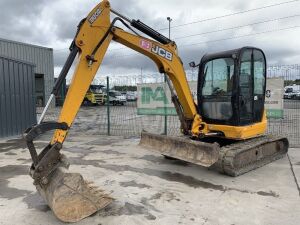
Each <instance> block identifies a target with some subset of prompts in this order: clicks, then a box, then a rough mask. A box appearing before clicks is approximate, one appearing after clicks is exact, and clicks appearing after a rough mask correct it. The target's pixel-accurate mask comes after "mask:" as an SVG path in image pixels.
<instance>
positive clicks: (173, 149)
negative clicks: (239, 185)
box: [139, 131, 220, 167]
mask: <svg viewBox="0 0 300 225" xmlns="http://www.w3.org/2000/svg"><path fill="white" fill-rule="evenodd" d="M139 145H140V146H142V147H144V148H146V149H149V150H152V151H156V152H160V153H161V154H163V155H165V156H168V157H172V158H176V159H181V160H183V161H186V162H191V163H194V164H198V165H201V166H205V167H209V166H211V165H213V164H214V163H215V162H217V160H218V158H219V150H220V146H219V144H217V143H212V144H211V143H205V142H200V141H194V140H191V139H190V138H188V137H170V136H166V135H158V134H152V133H148V132H144V131H143V132H142V134H141V141H140V143H139Z"/></svg>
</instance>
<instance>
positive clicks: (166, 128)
mask: <svg viewBox="0 0 300 225" xmlns="http://www.w3.org/2000/svg"><path fill="white" fill-rule="evenodd" d="M167 20H168V21H169V39H171V22H172V19H171V17H167ZM167 79H168V78H167V75H166V74H165V91H166V83H167ZM164 134H165V135H167V134H168V116H167V107H166V106H165V126H164Z"/></svg>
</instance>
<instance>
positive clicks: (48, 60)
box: [0, 38, 54, 106]
mask: <svg viewBox="0 0 300 225" xmlns="http://www.w3.org/2000/svg"><path fill="white" fill-rule="evenodd" d="M0 55H2V56H6V57H9V58H13V59H16V60H21V61H26V62H30V63H32V64H34V65H35V68H34V73H35V74H44V82H45V84H44V85H45V99H44V103H45V102H46V101H47V100H48V99H49V96H50V93H51V91H52V87H53V84H54V65H53V49H51V48H45V47H41V46H36V45H30V44H25V43H20V42H16V41H10V40H5V39H1V38H0ZM53 106H54V104H53Z"/></svg>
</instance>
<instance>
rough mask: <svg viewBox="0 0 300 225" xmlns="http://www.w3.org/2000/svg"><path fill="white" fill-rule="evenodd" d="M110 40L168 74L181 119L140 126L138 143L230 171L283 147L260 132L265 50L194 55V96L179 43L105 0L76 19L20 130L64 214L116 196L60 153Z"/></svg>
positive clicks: (263, 160) (34, 169)
mask: <svg viewBox="0 0 300 225" xmlns="http://www.w3.org/2000/svg"><path fill="white" fill-rule="evenodd" d="M112 14H114V17H113V19H112V20H111V18H110V17H111V15H112ZM116 23H119V24H121V25H123V26H124V27H126V30H124V29H121V28H120V27H118V26H116ZM111 41H115V42H118V43H120V44H122V45H124V46H127V47H128V48H130V49H133V50H135V51H137V52H139V53H141V54H143V55H145V56H147V57H149V58H150V59H151V60H153V62H154V63H155V64H156V66H157V68H158V70H159V72H160V73H162V74H165V76H166V78H167V79H166V81H167V84H168V87H169V88H170V90H171V95H172V102H173V103H174V106H175V109H176V112H177V114H178V118H179V120H180V123H181V132H182V135H181V136H180V137H170V136H166V135H159V134H151V133H147V132H142V134H141V141H140V144H139V145H140V146H141V147H144V148H147V149H151V150H154V151H157V152H159V153H161V154H162V155H164V156H166V157H168V158H176V159H180V160H184V161H187V162H190V163H195V164H198V165H201V166H205V167H213V168H216V169H217V170H219V171H220V172H222V173H224V174H227V175H230V176H238V175H240V174H243V173H246V172H248V171H250V170H253V169H256V168H258V167H260V166H263V165H265V164H267V163H270V162H271V161H274V160H276V159H279V158H281V157H284V155H285V154H286V153H287V151H288V140H287V138H285V137H275V136H271V135H266V134H265V132H266V127H267V118H266V112H265V109H264V99H265V91H266V58H265V55H264V53H263V51H262V50H260V49H258V48H254V47H243V48H240V49H236V50H230V51H226V52H219V53H214V54H207V55H205V56H203V58H202V59H201V61H200V64H199V65H196V64H195V63H192V66H194V67H196V66H199V78H198V91H197V102H195V101H194V100H193V97H192V94H191V91H190V88H189V85H188V82H187V77H186V74H185V70H184V67H183V63H182V61H181V59H180V57H179V55H178V49H177V46H176V43H175V42H174V41H172V40H170V39H169V38H167V37H165V36H164V35H162V34H161V33H159V32H157V31H156V30H154V29H153V28H151V27H149V26H148V25H146V24H144V23H143V22H141V21H140V20H134V19H130V18H128V17H126V16H124V15H122V14H121V13H119V12H117V11H116V10H114V9H112V8H111V5H110V2H109V1H108V0H103V1H101V2H100V3H99V4H98V5H97V6H96V7H95V8H94V9H93V10H92V11H91V12H90V13H89V14H88V16H87V17H86V18H84V19H82V20H81V22H80V23H79V25H78V29H77V32H76V35H75V37H74V40H73V42H72V44H71V46H70V54H69V56H68V58H67V60H66V62H65V64H64V66H63V68H62V70H61V73H60V75H59V77H58V79H57V81H56V84H55V85H54V87H53V91H52V94H51V96H50V98H49V100H48V102H47V104H46V106H45V109H44V111H43V113H42V114H41V117H40V119H39V121H38V123H37V124H36V125H34V126H32V127H30V128H28V129H27V130H26V131H25V134H24V138H25V140H26V143H27V146H28V149H29V152H30V155H31V158H32V161H33V163H32V165H31V168H30V175H31V177H32V178H33V180H34V185H35V186H36V188H37V190H38V192H39V193H40V195H41V196H42V197H43V198H44V200H45V201H46V202H47V204H48V205H49V206H50V208H51V209H52V211H53V213H54V214H55V216H56V217H57V218H58V219H60V220H61V221H64V222H76V221H79V220H81V219H83V218H85V217H88V216H89V215H91V214H93V213H95V212H96V211H98V210H100V209H102V208H104V207H106V206H107V205H108V204H110V203H111V202H112V201H113V198H112V197H111V196H109V195H108V194H107V193H105V191H103V190H100V189H98V188H96V187H93V186H91V184H90V183H88V182H87V181H86V180H84V179H83V177H82V175H80V174H78V173H71V172H69V170H68V167H69V162H68V160H67V158H66V157H65V156H64V155H63V154H62V153H61V149H62V146H63V143H64V141H65V139H66V137H67V134H68V131H69V129H70V127H71V125H72V123H73V121H74V119H75V116H76V114H77V112H78V111H79V109H80V106H81V103H82V101H83V99H84V96H85V94H86V92H87V90H88V88H89V86H90V84H91V83H92V81H93V79H94V76H95V74H96V72H97V71H98V69H99V67H100V65H101V63H102V60H103V57H104V55H105V53H106V52H107V49H108V47H109V44H110V43H111ZM75 59H76V63H77V64H76V69H75V72H74V74H73V77H72V81H71V84H70V86H69V90H68V93H67V96H66V99H65V102H64V105H63V107H62V109H61V112H60V115H59V118H58V121H57V122H53V121H44V117H45V114H46V112H47V109H48V108H49V106H50V105H51V101H52V99H53V98H55V95H56V94H57V93H58V91H59V89H60V86H61V85H62V83H63V80H64V79H65V77H66V76H67V73H68V71H69V69H70V67H71V65H72V63H73V61H74V60H75ZM51 130H54V135H53V137H52V140H51V141H50V143H49V144H48V145H47V146H46V147H45V148H44V149H43V150H41V151H39V152H38V151H37V149H36V147H35V145H34V140H35V139H36V138H37V137H38V136H40V135H42V134H43V133H45V132H47V131H51Z"/></svg>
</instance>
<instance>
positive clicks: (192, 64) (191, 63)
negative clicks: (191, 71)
mask: <svg viewBox="0 0 300 225" xmlns="http://www.w3.org/2000/svg"><path fill="white" fill-rule="evenodd" d="M189 66H190V67H192V68H195V67H197V66H198V65H196V63H195V62H190V63H189Z"/></svg>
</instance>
